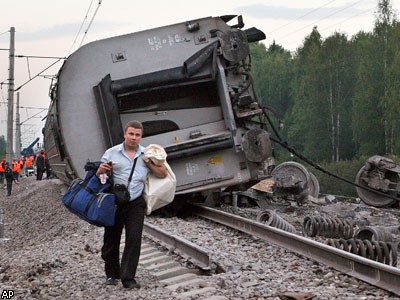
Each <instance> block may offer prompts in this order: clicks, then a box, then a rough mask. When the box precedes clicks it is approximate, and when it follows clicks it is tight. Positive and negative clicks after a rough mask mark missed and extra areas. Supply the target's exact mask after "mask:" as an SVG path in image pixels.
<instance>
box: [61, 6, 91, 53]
mask: <svg viewBox="0 0 400 300" xmlns="http://www.w3.org/2000/svg"><path fill="white" fill-rule="evenodd" d="M92 4H93V0H92V1H91V2H90V5H89V8H88V10H87V11H86V14H85V17H84V18H83V21H82V24H81V27H79V30H78V33H77V34H76V36H75V39H74V42H73V43H72V45H71V48H70V49H69V51H68V53H67V55H66V56H69V54H70V53H71V51H72V49H73V48H74V46H75V43H76V40H77V39H78V36H79V34H80V33H81V30H82V28H83V24H85V22H86V20H87V18H88V14H89V11H90V9H91V8H92Z"/></svg>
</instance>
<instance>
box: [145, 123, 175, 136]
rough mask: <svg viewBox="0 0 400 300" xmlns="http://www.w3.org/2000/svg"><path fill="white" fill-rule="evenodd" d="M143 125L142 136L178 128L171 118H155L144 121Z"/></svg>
mask: <svg viewBox="0 0 400 300" xmlns="http://www.w3.org/2000/svg"><path fill="white" fill-rule="evenodd" d="M142 125H143V132H144V134H143V137H148V136H152V135H156V134H161V133H164V132H169V131H174V130H178V129H179V127H178V125H177V124H176V123H175V122H173V121H171V120H159V121H158V120H157V121H144V122H142Z"/></svg>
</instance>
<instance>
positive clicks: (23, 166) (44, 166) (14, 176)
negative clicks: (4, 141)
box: [0, 150, 51, 196]
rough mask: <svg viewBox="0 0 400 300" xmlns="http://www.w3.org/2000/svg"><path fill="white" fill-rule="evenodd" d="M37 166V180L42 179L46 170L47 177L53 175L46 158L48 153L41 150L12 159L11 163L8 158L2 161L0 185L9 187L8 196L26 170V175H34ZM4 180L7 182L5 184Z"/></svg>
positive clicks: (0, 164)
mask: <svg viewBox="0 0 400 300" xmlns="http://www.w3.org/2000/svg"><path fill="white" fill-rule="evenodd" d="M34 166H35V167H36V180H42V178H43V173H44V172H45V171H46V173H47V178H49V177H50V176H51V168H50V165H49V164H48V161H47V159H46V153H45V152H44V151H43V150H41V151H39V152H38V153H37V154H36V156H34V155H30V156H26V157H24V156H22V157H19V158H18V159H12V161H11V165H10V163H9V162H8V161H6V158H3V159H2V160H1V162H0V187H3V186H4V185H5V186H6V188H7V196H11V191H12V184H13V183H16V184H17V183H18V181H19V179H20V178H21V177H22V176H23V175H22V173H23V171H25V175H26V176H32V175H34V173H35V168H34ZM4 180H5V181H6V183H5V184H4Z"/></svg>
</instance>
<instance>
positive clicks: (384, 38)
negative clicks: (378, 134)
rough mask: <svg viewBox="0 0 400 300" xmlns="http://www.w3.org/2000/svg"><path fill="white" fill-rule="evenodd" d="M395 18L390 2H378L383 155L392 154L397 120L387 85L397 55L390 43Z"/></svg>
mask: <svg viewBox="0 0 400 300" xmlns="http://www.w3.org/2000/svg"><path fill="white" fill-rule="evenodd" d="M396 23H397V22H396V16H395V13H394V11H393V8H392V4H391V1H390V0H379V2H378V8H377V12H376V20H375V28H374V35H375V38H376V40H377V42H378V45H380V54H379V56H378V57H377V58H378V59H379V60H380V63H381V66H382V68H383V70H382V73H383V77H382V79H383V80H381V83H382V85H383V87H382V89H383V90H382V95H381V97H380V104H381V105H382V109H383V112H382V113H383V115H382V118H383V126H384V138H385V154H393V145H394V136H393V133H394V131H395V130H396V128H395V126H396V125H397V124H396V123H397V118H396V120H393V119H392V118H393V114H392V111H393V107H392V105H391V104H393V103H392V98H391V95H393V91H391V90H390V87H389V84H390V81H391V76H393V68H392V65H393V61H394V56H395V55H396V54H397V52H396V51H394V50H398V49H396V48H398V47H397V45H396V44H394V43H393V42H392V39H393V27H394V26H395V25H396Z"/></svg>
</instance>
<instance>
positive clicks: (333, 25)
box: [286, 7, 375, 46]
mask: <svg viewBox="0 0 400 300" xmlns="http://www.w3.org/2000/svg"><path fill="white" fill-rule="evenodd" d="M374 9H375V8H374V7H372V8H370V9H367V10H365V11H363V12H361V13H359V14H357V15H354V16H351V17H348V18H346V19H344V20H342V21H339V22H337V23H335V24H332V25H329V26H327V27H324V28H322V29H318V31H319V32H323V31H325V30H327V29H329V28H332V27H335V26H337V25H338V24H343V23H345V22H347V21H349V20H351V19H353V18H356V17H359V16H361V15H363V14H366V13H369V12H370V11H371V10H374ZM301 39H303V37H301ZM297 41H298V40H296V41H293V42H291V43H287V44H286V46H290V45H293V44H294V43H297Z"/></svg>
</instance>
